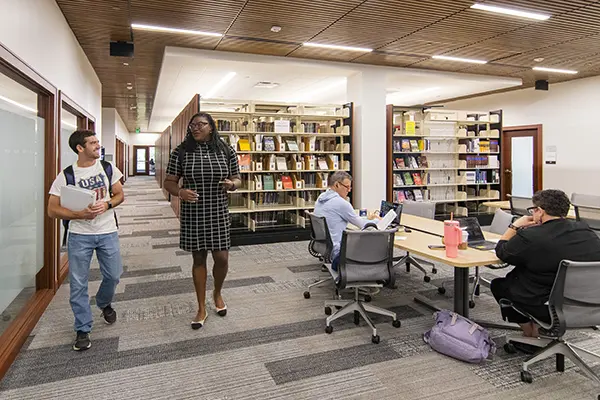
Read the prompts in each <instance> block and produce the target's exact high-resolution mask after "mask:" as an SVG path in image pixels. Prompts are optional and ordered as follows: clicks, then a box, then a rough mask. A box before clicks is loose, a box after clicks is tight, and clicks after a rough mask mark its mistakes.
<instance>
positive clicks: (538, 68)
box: [533, 67, 577, 75]
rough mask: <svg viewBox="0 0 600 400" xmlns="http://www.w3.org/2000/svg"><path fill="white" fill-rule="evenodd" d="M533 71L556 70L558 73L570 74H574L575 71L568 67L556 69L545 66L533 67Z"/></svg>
mask: <svg viewBox="0 0 600 400" xmlns="http://www.w3.org/2000/svg"><path fill="white" fill-rule="evenodd" d="M533 70H534V71H543V72H556V73H558V74H571V75H574V74H576V73H577V71H572V70H569V69H558V68H546V67H533Z"/></svg>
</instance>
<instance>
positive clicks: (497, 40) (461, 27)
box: [57, 0, 600, 131]
mask: <svg viewBox="0 0 600 400" xmlns="http://www.w3.org/2000/svg"><path fill="white" fill-rule="evenodd" d="M474 2H475V1H474V0H171V1H164V0H102V1H98V0H57V3H58V5H59V7H60V8H61V10H62V12H63V14H64V15H65V18H66V19H67V22H68V23H69V25H70V26H71V28H72V30H73V32H74V33H75V36H76V37H77V39H78V40H79V42H80V43H81V46H82V48H83V50H84V51H85V53H86V55H87V56H88V58H89V60H90V62H91V63H92V65H93V67H94V68H95V70H96V73H97V74H98V76H99V78H100V81H101V82H102V94H103V99H102V105H103V107H115V108H116V109H117V111H118V112H119V114H120V115H121V117H122V118H123V120H124V121H125V123H126V124H127V127H128V129H129V130H130V131H134V130H135V128H137V127H140V128H141V129H142V130H145V129H146V128H147V126H148V121H149V118H150V113H151V111H152V104H153V100H154V95H155V92H156V86H157V82H158V76H159V73H160V67H161V63H162V57H163V53H164V48H165V46H167V45H169V46H180V47H190V48H198V49H211V50H221V51H234V52H243V53H253V54H267V55H275V56H285V57H300V58H310V59H318V60H336V61H348V62H354V63H361V64H375V65H387V66H398V67H407V66H409V67H411V68H423V69H435V70H442V71H452V72H466V73H472V74H486V75H500V76H507V77H518V78H521V79H523V82H524V86H525V87H528V86H532V85H533V84H534V82H535V80H536V79H548V80H549V81H550V82H551V83H556V82H562V81H565V80H569V79H578V78H583V77H589V76H595V75H600V0H481V1H480V2H482V3H486V4H490V5H498V6H505V7H511V8H517V9H522V10H526V11H534V12H535V11H537V12H542V13H548V14H551V15H552V17H551V18H550V19H549V20H547V21H533V20H527V19H522V18H515V17H509V16H502V15H497V14H490V13H487V12H484V11H480V10H473V9H470V8H469V7H470V6H471V5H472V4H473V3H474ZM131 23H141V24H150V25H160V26H166V27H172V28H181V29H192V30H202V31H208V32H217V33H221V34H224V37H222V38H214V37H204V36H187V35H180V34H165V33H158V32H144V31H137V30H136V31H134V32H133V41H134V44H135V57H134V58H131V59H128V58H122V57H110V56H109V42H110V41H112V40H125V41H128V40H131V35H132V31H131V29H130V25H131ZM273 25H279V26H281V27H282V28H283V29H282V30H281V32H279V33H274V32H271V31H270V28H271V26H273ZM307 41H313V42H316V43H327V44H337V45H346V46H357V47H369V48H373V49H374V51H373V52H372V53H367V54H364V53H355V52H348V51H331V50H323V49H318V48H307V47H303V46H302V43H303V42H307ZM435 54H444V55H451V56H455V57H465V58H476V59H483V60H486V61H488V64H486V65H473V64H464V63H456V62H443V61H438V60H432V59H431V56H432V55H435ZM538 57H542V58H544V59H545V60H544V61H543V62H541V63H539V64H538V63H536V62H535V61H534V59H535V58H538ZM125 62H126V63H129V66H125V65H124V64H123V63H125ZM535 65H543V66H547V67H556V68H565V69H576V70H578V71H579V74H577V75H556V74H547V73H540V72H535V71H532V70H531V67H533V66H535ZM128 83H129V84H131V85H132V86H133V89H132V90H128V89H127V84H128Z"/></svg>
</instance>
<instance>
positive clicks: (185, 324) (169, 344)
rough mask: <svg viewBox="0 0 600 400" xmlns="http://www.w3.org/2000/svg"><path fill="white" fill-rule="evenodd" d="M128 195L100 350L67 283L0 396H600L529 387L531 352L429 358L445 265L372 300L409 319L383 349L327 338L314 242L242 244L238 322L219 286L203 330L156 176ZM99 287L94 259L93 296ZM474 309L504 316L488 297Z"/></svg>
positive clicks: (352, 332) (583, 389)
mask: <svg viewBox="0 0 600 400" xmlns="http://www.w3.org/2000/svg"><path fill="white" fill-rule="evenodd" d="M124 187H125V194H126V200H125V203H124V204H123V205H122V206H120V207H119V208H118V209H117V211H118V215H119V223H120V228H119V232H120V237H121V249H122V250H121V251H122V257H123V263H124V266H125V271H124V273H123V276H122V279H121V283H120V284H119V286H118V287H117V294H116V298H115V301H114V307H115V309H116V311H117V313H118V320H117V323H116V324H115V325H112V326H107V325H104V324H103V323H102V322H101V318H100V312H99V310H97V309H94V317H95V319H96V325H95V327H94V330H93V332H92V335H91V339H92V348H91V349H89V350H87V351H85V352H74V351H72V350H71V344H72V341H73V339H74V333H73V331H72V324H73V316H72V313H71V309H70V306H69V301H68V295H69V287H68V283H67V282H65V283H64V284H63V285H62V287H61V288H60V290H59V291H58V292H57V294H56V296H55V298H54V299H53V301H52V303H51V304H50V306H49V307H48V309H47V310H46V312H45V313H44V315H43V317H42V318H41V320H40V321H39V323H38V324H37V326H36V327H35V329H34V331H33V332H32V334H31V336H30V337H29V339H28V340H27V342H26V345H25V347H24V348H23V350H22V351H21V353H20V355H19V357H18V358H17V360H16V361H15V363H14V364H13V366H12V368H11V369H10V370H9V372H8V373H7V375H6V376H5V378H4V379H3V380H2V382H1V383H0V399H7V400H8V399H77V400H79V399H81V398H89V399H142V398H143V399H187V398H194V399H213V400H214V399H257V400H259V399H260V400H262V399H267V398H271V399H275V398H277V399H289V400H292V399H294V400H295V399H326V398H331V399H333V398H336V399H338V398H364V399H375V398H377V399H398V398H403V399H424V398H433V397H437V396H443V397H444V398H451V399H459V398H465V399H467V398H469V399H472V398H475V397H476V398H478V399H497V398H507V396H508V398H517V397H518V396H520V395H524V394H526V395H527V396H526V397H527V398H534V397H536V396H540V397H539V398H544V399H581V398H588V397H589V398H591V394H592V393H594V390H595V389H594V388H593V386H592V383H591V381H589V380H587V379H586V378H584V377H583V376H582V375H581V374H580V373H578V372H577V371H576V370H575V368H574V367H573V365H572V364H570V363H568V364H567V370H566V372H565V373H564V374H562V375H561V376H560V379H552V378H556V377H558V376H557V373H556V372H553V366H554V364H553V361H552V360H549V361H548V362H545V363H542V364H540V366H539V367H536V369H535V372H534V374H535V376H536V377H538V379H536V380H535V381H534V383H533V384H531V385H527V384H524V383H522V382H520V380H519V376H518V368H519V363H520V362H521V361H522V359H523V356H521V355H509V354H505V353H504V352H503V351H502V350H499V351H498V354H497V355H496V358H495V359H494V362H491V363H485V364H483V365H481V366H476V367H475V368H474V367H473V366H472V365H469V364H465V363H459V362H457V361H454V360H452V359H449V358H447V357H442V356H440V355H438V354H436V353H434V352H432V351H431V350H430V349H429V347H428V346H427V345H426V344H424V342H423V340H422V333H423V332H424V331H425V330H427V329H429V328H430V327H431V324H432V319H431V313H429V312H428V311H427V310H425V309H422V308H420V307H419V306H418V305H416V304H415V303H413V302H412V293H414V292H419V293H420V294H422V295H425V296H428V297H431V298H434V299H437V300H443V299H445V298H444V297H442V296H440V295H439V294H437V289H436V287H435V284H438V283H439V282H440V281H441V280H444V279H446V278H448V277H449V276H450V275H451V270H450V269H449V268H447V267H443V266H439V269H440V273H439V274H438V277H437V278H438V279H436V280H434V281H432V282H430V283H423V281H422V278H421V276H420V275H418V274H399V278H398V283H399V289H398V290H393V291H392V290H388V289H385V290H383V291H382V292H381V293H380V294H379V295H377V296H376V297H374V300H373V301H374V302H376V303H377V304H378V305H380V306H382V307H386V308H389V309H391V310H393V311H395V312H396V313H398V317H399V319H400V320H401V321H402V327H401V328H399V329H395V328H393V327H392V326H391V324H390V323H389V321H388V320H385V319H382V318H378V317H376V318H374V321H375V322H376V323H378V332H379V335H380V336H381V338H382V341H381V343H380V344H379V345H373V344H371V340H370V331H369V330H368V329H367V327H366V324H365V323H364V322H361V324H360V325H361V326H360V327H355V326H354V324H353V323H352V316H350V315H349V316H347V317H346V318H342V319H341V320H339V321H336V323H335V324H334V332H333V334H331V335H327V334H325V333H324V326H325V315H324V314H323V300H325V299H327V298H329V296H330V291H329V289H328V288H327V287H323V288H322V289H320V290H316V291H315V292H314V294H313V296H312V298H311V299H309V300H305V299H303V297H302V292H303V291H304V288H305V286H306V285H307V284H308V283H310V282H312V281H313V280H314V278H315V277H316V276H318V275H319V273H320V272H319V269H320V268H319V265H318V263H317V262H316V259H315V258H313V257H311V256H310V255H309V254H308V251H307V242H295V243H281V244H269V245H256V246H244V247H239V248H232V249H231V257H230V270H229V275H228V277H227V280H226V282H225V289H224V291H223V295H224V298H225V300H226V301H227V304H228V306H229V311H228V314H227V316H226V317H225V318H220V317H218V316H217V315H216V313H215V312H214V305H213V304H212V300H210V299H211V298H212V296H211V291H210V290H209V291H208V293H207V298H208V299H209V317H208V319H207V321H206V326H205V327H203V328H202V329H201V330H199V331H194V330H192V329H190V326H189V323H190V321H191V319H192V317H193V316H194V314H195V311H196V308H197V304H196V301H195V296H194V288H193V285H192V279H191V265H190V264H191V257H190V255H189V254H187V253H185V252H182V251H180V250H179V248H178V241H179V236H178V229H179V223H178V220H177V219H176V218H175V216H174V213H173V211H172V209H171V207H170V205H169V203H168V202H167V201H166V200H165V199H164V197H163V194H162V192H161V190H160V189H158V187H157V184H156V181H155V180H154V178H153V177H134V178H130V179H129V180H128V181H127V183H126V185H125V186H124ZM100 279H101V277H100V273H99V270H98V265H97V263H96V262H94V264H93V265H92V270H91V274H90V285H89V287H90V293H91V294H92V295H93V294H94V293H95V292H96V290H97V288H98V286H99V283H100ZM211 287H212V279H211V278H209V284H208V288H209V289H210V288H211ZM449 292H451V291H449ZM449 295H451V293H449ZM473 314H474V317H475V318H487V319H498V311H497V307H496V305H495V303H494V301H493V299H492V298H491V296H490V295H489V292H488V291H487V290H485V291H484V292H483V293H482V295H481V297H480V298H479V299H478V300H477V307H476V308H475V309H474V310H473ZM500 335H501V332H494V336H495V337H497V338H498V337H499V336H500ZM592 337H593V336H591V335H588V334H587V333H577V337H576V341H580V342H587V343H588V344H589V345H588V347H590V348H591V349H592V350H593V349H594V347H596V348H597V347H598V345H599V344H600V343H599V341H598V340H597V339H592ZM499 340H500V339H499ZM542 375H545V378H544V377H542ZM567 383H568V384H567ZM399 393H402V396H401V397H399V396H400V395H399ZM519 398H521V397H519ZM523 398H525V397H523ZM536 398H538V397H536Z"/></svg>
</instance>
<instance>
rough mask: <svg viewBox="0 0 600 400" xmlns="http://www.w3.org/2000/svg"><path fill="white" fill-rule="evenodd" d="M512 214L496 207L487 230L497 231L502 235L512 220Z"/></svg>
mask: <svg viewBox="0 0 600 400" xmlns="http://www.w3.org/2000/svg"><path fill="white" fill-rule="evenodd" d="M513 218H514V217H513V216H512V215H511V214H509V213H507V212H506V211H504V210H501V209H499V208H498V209H497V210H496V212H495V213H494V218H493V219H492V225H490V229H489V232H492V233H497V234H498V235H502V234H503V233H504V232H506V230H507V229H508V226H509V225H510V224H511V222H512V221H513Z"/></svg>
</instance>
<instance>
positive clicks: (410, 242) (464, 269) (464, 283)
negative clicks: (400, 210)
mask: <svg viewBox="0 0 600 400" xmlns="http://www.w3.org/2000/svg"><path fill="white" fill-rule="evenodd" d="M407 217H410V218H407V219H406V221H409V222H405V223H407V224H410V225H411V226H410V227H411V229H413V230H412V232H410V233H406V232H404V231H403V230H402V229H401V230H400V231H398V233H397V234H396V240H395V241H394V246H395V247H397V248H399V249H402V250H405V251H408V252H410V253H412V254H417V255H419V256H421V257H425V258H428V259H430V260H434V261H438V262H441V263H444V264H446V265H450V266H452V267H454V311H455V312H457V313H459V314H461V315H463V316H465V317H467V318H468V317H469V268H471V267H479V266H484V265H489V264H496V263H498V262H499V261H500V260H499V259H498V258H497V257H496V254H495V252H494V251H490V250H488V251H483V250H476V249H472V248H468V249H467V250H459V251H458V257H456V258H449V257H446V251H445V250H443V249H430V248H429V247H428V246H429V245H431V244H433V245H439V244H441V237H440V235H438V233H439V232H440V231H442V232H443V227H444V223H443V222H441V221H433V220H429V219H426V218H422V217H415V216H408V215H407ZM402 218H403V221H404V215H403V216H402ZM431 222H436V223H437V224H432V223H431ZM421 223H422V224H421ZM405 226H408V225H405ZM440 226H441V228H440ZM417 228H420V229H431V230H432V231H433V233H432V234H431V233H425V232H422V231H421V230H417ZM486 237H487V238H489V239H497V238H499V237H500V236H499V235H494V234H491V233H490V234H486ZM414 300H415V301H416V302H417V303H419V304H422V305H425V306H426V307H428V308H431V309H434V310H437V309H438V308H437V307H436V306H435V305H433V304H432V303H431V302H430V301H429V300H427V299H425V298H424V297H422V296H419V295H417V296H415V298H414Z"/></svg>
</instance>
